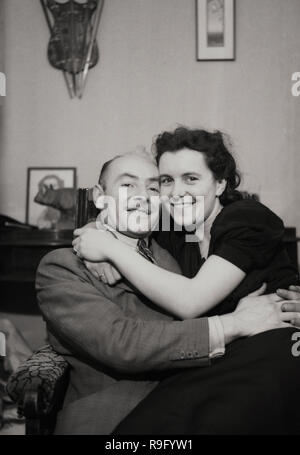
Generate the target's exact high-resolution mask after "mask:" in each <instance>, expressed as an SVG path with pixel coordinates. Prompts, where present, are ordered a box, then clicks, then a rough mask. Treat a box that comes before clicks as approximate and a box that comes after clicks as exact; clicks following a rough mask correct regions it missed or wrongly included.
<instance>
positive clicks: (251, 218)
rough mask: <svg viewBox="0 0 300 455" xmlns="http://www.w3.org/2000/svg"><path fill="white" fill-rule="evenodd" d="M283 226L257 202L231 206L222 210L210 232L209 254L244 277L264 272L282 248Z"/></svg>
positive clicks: (280, 221) (247, 200)
mask: <svg viewBox="0 0 300 455" xmlns="http://www.w3.org/2000/svg"><path fill="white" fill-rule="evenodd" d="M283 234H284V225H283V222H282V220H281V219H280V218H279V217H278V216H277V215H275V213H273V212H272V211H271V210H269V209H268V208H267V207H265V206H264V205H263V204H260V203H259V202H257V201H254V200H251V199H246V200H242V201H237V202H234V203H232V204H230V205H228V206H226V207H224V209H223V210H222V212H221V213H220V214H219V215H218V217H217V218H216V220H215V223H214V225H213V227H212V230H211V246H212V251H211V252H210V254H215V255H217V256H220V257H222V258H223V259H226V260H227V261H229V262H231V263H232V264H234V265H236V266H237V267H239V268H240V269H241V270H243V271H244V272H245V273H249V272H250V271H251V270H253V269H257V268H263V267H265V266H266V265H267V264H269V263H270V261H271V260H272V258H273V257H274V255H275V254H276V253H277V251H278V249H279V248H282V238H283Z"/></svg>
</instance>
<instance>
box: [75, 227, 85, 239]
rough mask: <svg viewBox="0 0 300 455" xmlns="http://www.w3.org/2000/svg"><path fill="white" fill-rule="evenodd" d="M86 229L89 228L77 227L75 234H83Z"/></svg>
mask: <svg viewBox="0 0 300 455" xmlns="http://www.w3.org/2000/svg"><path fill="white" fill-rule="evenodd" d="M86 229H88V228H80V229H75V231H74V232H73V234H74V235H75V236H76V237H77V236H79V235H81V234H82V233H83V232H84V231H85V230H86Z"/></svg>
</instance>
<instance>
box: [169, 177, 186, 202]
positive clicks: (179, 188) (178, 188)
mask: <svg viewBox="0 0 300 455" xmlns="http://www.w3.org/2000/svg"><path fill="white" fill-rule="evenodd" d="M185 194H186V190H185V186H184V185H183V184H182V182H178V181H177V182H176V181H175V182H174V185H173V186H172V190H171V193H170V196H172V198H174V199H180V198H181V197H183V196H184V195H185Z"/></svg>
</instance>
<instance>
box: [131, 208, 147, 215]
mask: <svg viewBox="0 0 300 455" xmlns="http://www.w3.org/2000/svg"><path fill="white" fill-rule="evenodd" d="M127 212H139V213H144V214H145V215H151V212H150V209H148V208H143V207H133V208H127Z"/></svg>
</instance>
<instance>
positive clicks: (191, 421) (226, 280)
mask: <svg viewBox="0 0 300 455" xmlns="http://www.w3.org/2000/svg"><path fill="white" fill-rule="evenodd" d="M156 151H157V163H158V165H159V171H160V185H161V195H162V196H163V197H164V199H165V201H164V206H165V208H166V209H167V211H168V212H169V213H170V214H171V215H172V217H173V220H174V226H173V230H171V232H164V231H161V232H160V233H159V234H158V241H159V242H160V243H161V245H162V246H163V247H165V248H167V249H168V250H169V251H170V252H171V253H172V254H173V256H174V257H175V258H176V259H177V261H178V262H179V264H180V266H181V268H182V271H183V274H184V276H178V275H175V274H172V273H170V272H168V271H165V270H162V269H160V268H158V267H157V266H156V265H154V264H152V263H151V262H149V261H146V260H145V259H144V258H142V257H141V256H139V255H138V254H137V253H136V252H134V251H129V248H127V246H126V245H123V244H120V243H119V242H117V240H115V239H114V238H113V237H112V236H111V235H110V234H108V233H102V232H95V231H94V232H91V231H90V232H84V233H81V231H79V232H78V233H79V234H80V236H79V238H77V239H75V241H74V246H75V247H76V250H78V251H79V253H80V254H81V256H83V257H85V258H86V259H89V260H92V261H100V260H103V261H104V260H108V261H110V262H112V264H113V265H115V266H116V268H117V269H118V270H119V271H120V273H121V274H122V275H124V276H125V277H126V278H127V279H128V280H129V281H130V282H132V283H133V284H134V285H135V286H136V287H137V288H138V289H139V290H140V291H141V292H142V293H143V294H145V295H146V296H147V297H148V298H150V299H151V300H152V301H153V302H154V303H156V304H157V305H159V306H161V307H163V308H164V309H165V310H167V311H169V312H170V313H172V314H174V315H175V316H177V317H179V318H182V319H185V318H194V317H198V316H200V315H213V314H224V313H228V312H231V311H233V310H234V309H235V307H236V305H237V303H238V301H239V299H240V298H242V297H244V296H245V295H247V294H248V293H249V292H251V291H254V290H255V289H257V288H258V287H259V286H260V285H261V284H262V282H266V283H267V292H273V291H275V290H276V289H278V287H288V286H289V285H291V284H295V283H296V281H297V272H296V270H294V268H293V266H292V265H291V263H290V261H289V259H288V256H287V254H286V252H285V250H284V247H283V243H282V236H283V232H284V227H283V224H282V221H281V220H280V219H279V218H278V217H277V216H276V215H275V214H274V213H272V212H271V211H270V210H269V209H267V208H266V207H265V206H263V205H262V204H260V203H258V202H256V201H254V200H250V199H248V200H243V199H242V196H241V194H240V193H239V192H237V191H236V188H237V187H238V185H239V182H240V179H239V175H238V173H237V170H236V164H235V161H234V159H233V157H232V155H231V154H230V152H229V151H228V150H227V148H226V146H225V144H224V141H223V137H222V134H221V133H219V132H216V133H209V132H206V131H203V130H189V129H187V128H178V129H176V130H175V131H174V132H172V133H168V132H165V133H163V134H161V135H160V136H159V137H158V138H157V140H156ZM203 201H204V206H203ZM178 226H181V227H182V226H183V227H184V228H185V229H184V230H181V231H178ZM191 230H192V231H193V232H194V233H195V235H196V236H197V237H198V239H199V240H200V241H199V242H197V243H194V242H190V241H189V240H190V238H187V235H188V233H190V232H191ZM291 331H293V329H291V328H287V329H282V330H280V331H270V332H266V333H265V334H261V335H260V336H257V337H253V338H252V339H247V340H239V341H237V342H235V343H233V344H232V345H231V346H230V348H229V349H227V352H226V355H225V357H223V358H222V359H218V360H216V361H214V362H213V366H212V367H210V368H206V369H195V370H191V371H189V372H186V371H185V372H184V373H182V372H180V373H178V374H176V375H172V376H170V377H169V378H168V379H166V380H165V381H162V383H161V384H160V385H159V386H158V387H157V389H155V391H153V392H152V393H151V394H150V395H149V397H147V398H146V400H144V402H143V403H141V404H140V405H139V406H138V407H137V409H136V410H135V411H133V413H132V415H131V416H129V417H128V418H127V419H126V421H125V422H124V424H123V426H122V425H121V427H120V429H119V430H118V432H119V434H121V433H124V434H125V433H127V434H129V433H135V434H136V433H147V432H148V433H150V434H155V433H160V432H163V433H165V434H168V433H169V434H170V433H174V434H176V433H177V434H178V433H181V434H184V433H197V434H202V433H209V432H212V433H216V432H217V433H220V432H224V433H227V432H230V431H231V430H230V429H232V428H234V432H235V433H238V432H245V431H246V429H247V428H248V429H249V431H250V432H259V430H260V429H263V430H264V431H266V426H268V423H267V422H265V420H266V419H265V418H268V417H270V416H271V417H272V418H271V419H269V420H270V422H269V424H270V429H269V432H272V431H274V430H275V431H276V432H278V431H282V432H285V431H286V428H285V418H286V415H289V416H291V415H293V417H294V414H293V412H292V411H291V409H290V408H288V409H285V404H284V406H281V401H280V400H281V387H279V388H278V390H277V389H276V391H274V390H268V393H266V384H269V382H271V379H272V378H274V375H275V376H276V384H277V385H278V384H279V383H280V384H281V385H284V371H283V368H282V365H283V363H284V365H285V367H286V368H290V369H291V371H293V369H294V367H295V362H294V361H293V360H294V359H290V358H288V359H287V357H288V356H289V354H290V350H288V349H289V343H290V339H291V338H290V337H291ZM274 343H275V346H276V352H277V357H274V353H272V349H273V350H274ZM287 350H288V351H287ZM286 359H287V361H286ZM258 367H259V368H260V369H261V372H260V374H261V375H262V376H261V377H263V378H264V380H263V381H262V384H261V385H259V384H256V386H255V387H253V382H255V381H256V378H257V368H258ZM234 371H238V372H239V375H240V372H241V371H243V372H244V374H245V372H246V376H245V378H244V379H243V378H241V377H240V376H239V380H238V381H236V379H237V377H236V376H235V374H236V373H234ZM251 379H252V382H251ZM299 383H300V381H297V382H296V381H295V387H296V389H297V387H298V386H297V384H299ZM232 387H233V388H232ZM279 389H280V390H279ZM294 389H295V388H293V387H290V389H289V390H294ZM218 390H219V391H220V390H222V391H223V392H222V396H223V397H224V396H225V397H227V398H226V400H227V401H228V402H227V401H226V400H225V401H226V406H225V408H226V409H227V412H228V416H227V418H226V416H225V413H224V403H223V404H222V405H221V406H220V403H219V401H218V400H215V394H216V393H217V392H216V391H218ZM237 390H239V392H237ZM297 391H298V389H297ZM200 392H201V393H200ZM245 394H246V398H247V399H246V402H245V403H244V404H242V403H243V400H244V401H245ZM261 394H264V405H263V408H264V409H265V412H262V413H261V417H260V418H256V419H255V422H253V415H257V412H255V413H254V412H253V411H254V410H255V409H258V408H259V409H260V410H261V406H259V403H258V401H257V400H258V398H259V397H260V395H261ZM278 400H279V401H280V405H279V404H278ZM207 403H209V406H208V407H207V406H206V404H207ZM213 403H216V406H214V405H213ZM284 403H286V400H284ZM206 408H207V409H206ZM154 415H155V421H154V422H153V416H154ZM158 416H160V417H158ZM229 417H230V418H229ZM241 417H242V418H241ZM261 418H262V419H264V421H263V423H262V421H261V420H260V419H261ZM292 420H293V419H291V418H289V419H288V422H289V425H290V424H291V421H292ZM228 425H229V427H228Z"/></svg>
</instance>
